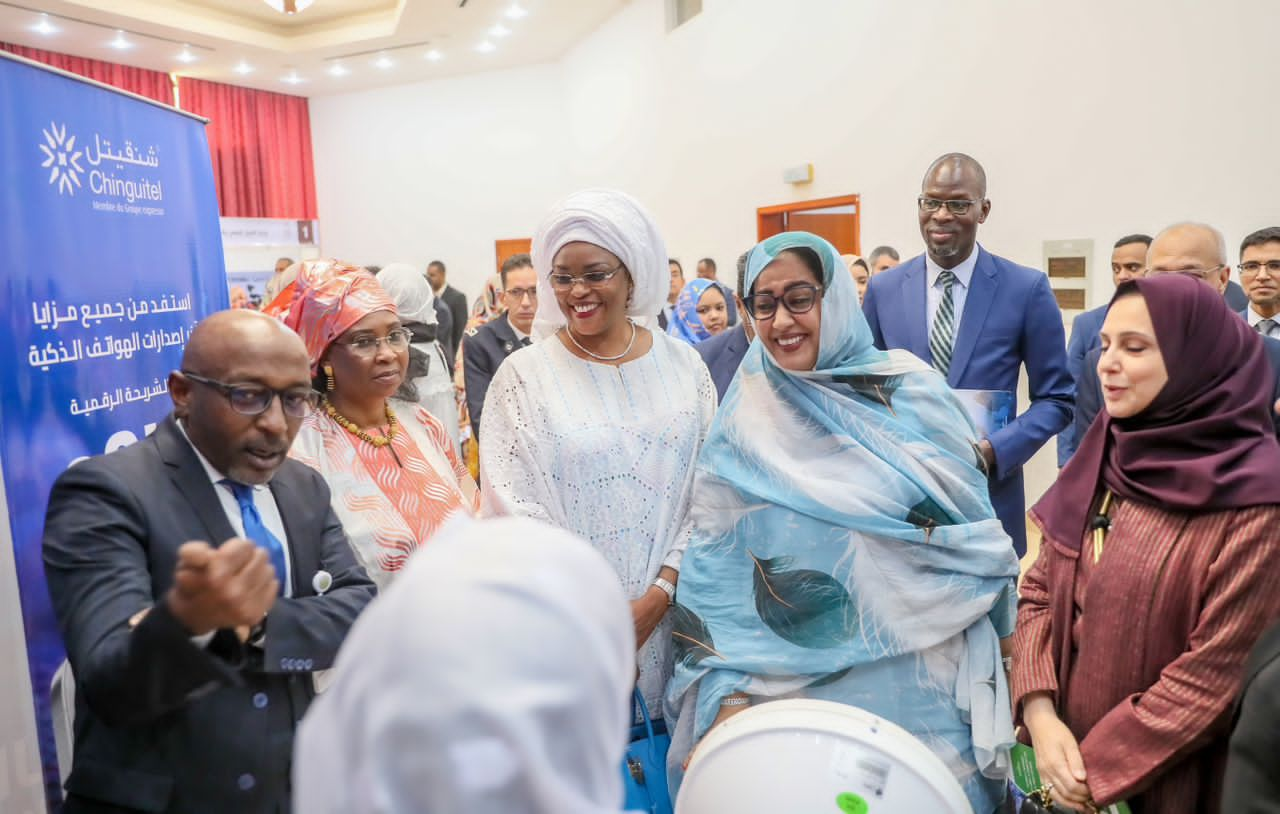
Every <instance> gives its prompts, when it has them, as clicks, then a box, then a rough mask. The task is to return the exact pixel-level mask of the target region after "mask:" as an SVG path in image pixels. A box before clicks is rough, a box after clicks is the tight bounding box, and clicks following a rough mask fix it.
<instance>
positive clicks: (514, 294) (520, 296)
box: [502, 284, 572, 302]
mask: <svg viewBox="0 0 1280 814" xmlns="http://www.w3.org/2000/svg"><path fill="white" fill-rule="evenodd" d="M570 287H572V284H570ZM502 293H503V294H504V295H506V296H508V297H511V298H512V299H514V300H515V301H516V302H522V301H523V300H524V298H525V297H528V298H529V299H531V300H537V299H538V289H536V288H508V289H507V290H505V291H503V292H502Z"/></svg>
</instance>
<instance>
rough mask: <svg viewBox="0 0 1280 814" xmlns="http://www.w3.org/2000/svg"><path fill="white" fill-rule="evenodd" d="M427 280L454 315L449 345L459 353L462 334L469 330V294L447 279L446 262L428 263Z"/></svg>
mask: <svg viewBox="0 0 1280 814" xmlns="http://www.w3.org/2000/svg"><path fill="white" fill-rule="evenodd" d="M427 282H429V283H431V290H432V291H434V292H435V294H436V299H438V300H442V301H443V302H444V304H445V305H447V306H448V307H449V314H450V316H452V317H453V325H452V328H451V330H452V333H451V334H450V335H449V347H450V348H451V349H452V350H453V352H454V353H457V352H458V346H459V345H460V344H462V334H463V332H464V331H466V330H467V295H466V294H463V293H462V292H461V291H459V290H458V289H456V288H454V287H453V286H451V285H449V283H448V281H447V280H446V279H445V270H444V263H442V262H440V261H439V260H432V261H431V262H430V263H428V264H427Z"/></svg>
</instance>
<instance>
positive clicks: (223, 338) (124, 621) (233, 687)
mask: <svg viewBox="0 0 1280 814" xmlns="http://www.w3.org/2000/svg"><path fill="white" fill-rule="evenodd" d="M169 393H170V396H171V398H172V399H173V405H174V409H173V414H172V415H170V416H169V417H168V418H166V419H165V420H164V421H163V422H162V423H161V424H160V425H159V427H157V428H156V431H155V432H154V433H153V434H152V435H150V436H149V437H147V438H146V439H144V440H142V441H140V442H138V443H136V444H134V445H132V446H129V447H126V448H124V449H121V450H119V451H116V452H113V453H110V454H108V455H100V456H97V457H94V458H90V459H88V460H86V461H83V462H81V463H79V464H76V465H75V466H72V467H71V468H70V469H68V470H67V471H66V472H64V473H63V474H62V476H61V477H59V478H58V481H57V483H55V484H54V487H53V493H52V495H51V496H50V498H49V509H48V514H47V515H46V517H45V533H44V563H45V573H46V575H47V577H48V583H49V594H50V596H51V598H52V600H53V607H54V610H55V612H56V614H57V617H58V624H59V626H60V628H61V630H62V637H63V641H64V642H65V643H66V647H67V658H68V660H69V662H70V665H71V668H72V671H73V673H74V675H75V684H76V720H75V751H74V759H73V763H72V768H71V776H70V777H69V778H68V779H67V783H66V788H67V800H66V804H65V805H64V806H63V808H62V810H63V812H64V814H89V813H92V814H105V813H106V812H110V813H111V814H125V813H126V812H129V813H130V814H132V813H133V812H142V811H147V812H173V813H174V814H177V812H183V814H215V813H217V812H228V811H235V812H261V814H268V812H272V813H273V814H274V813H275V812H287V811H290V810H291V795H290V787H289V772H290V763H291V754H292V750H293V732H294V728H295V727H296V725H297V724H298V722H299V721H300V720H301V719H302V716H303V714H304V713H306V711H307V707H308V705H309V704H310V703H311V700H312V698H313V697H314V695H315V688H314V683H313V681H314V677H313V673H314V672H315V671H317V670H324V669H326V668H328V667H329V666H330V665H332V663H333V660H334V656H335V655H336V654H337V651H338V646H339V645H340V644H342V640H343V638H344V637H345V636H346V634H347V630H348V628H350V626H351V624H352V622H353V621H355V618H356V615H357V614H358V613H359V612H360V611H361V610H362V609H363V608H364V606H365V605H366V604H368V602H369V600H370V599H372V598H373V594H374V587H373V583H372V582H370V580H369V578H368V577H367V576H366V575H365V572H364V570H363V569H362V568H360V566H358V565H357V564H356V562H355V560H354V558H353V556H352V553H351V548H350V546H349V545H348V543H347V538H346V535H345V534H344V533H343V531H342V526H341V524H340V523H339V522H338V519H337V517H335V516H334V513H333V511H332V509H330V508H329V489H328V487H327V486H326V485H325V483H324V481H323V480H322V479H321V477H320V475H319V474H318V473H316V472H315V471H314V470H312V469H309V468H308V467H305V466H303V465H302V464H299V463H297V462H296V461H293V460H291V459H289V458H288V457H287V453H288V451H289V445H290V444H291V443H292V442H293V438H294V435H295V434H296V433H297V432H298V427H299V425H300V424H301V422H302V418H303V417H304V416H305V415H306V413H307V411H309V410H310V409H312V408H313V406H314V404H315V401H314V399H315V394H314V392H313V391H312V390H311V374H310V366H309V364H308V362H307V351H306V348H305V347H304V346H303V344H302V340H300V339H299V338H298V337H297V335H296V334H294V333H293V332H292V331H290V330H289V329H288V328H285V327H284V326H283V325H281V324H280V323H279V322H278V321H276V320H274V319H271V318H269V317H266V316H263V315H262V314H259V313H256V312H254V311H243V310H241V311H223V312H220V313H217V314H214V315H213V316H211V317H209V318H208V319H206V320H204V321H203V322H201V323H200V324H199V325H197V326H196V328H195V330H193V331H192V333H191V338H190V340H189V342H188V344H187V347H186V350H185V353H184V355H183V359H182V370H181V371H174V372H173V373H171V374H170V376H169Z"/></svg>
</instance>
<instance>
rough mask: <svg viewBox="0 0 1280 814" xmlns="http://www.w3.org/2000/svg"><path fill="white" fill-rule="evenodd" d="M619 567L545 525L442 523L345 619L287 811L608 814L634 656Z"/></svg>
mask: <svg viewBox="0 0 1280 814" xmlns="http://www.w3.org/2000/svg"><path fill="white" fill-rule="evenodd" d="M612 577H613V575H612V571H611V569H610V568H609V566H608V564H607V563H605V561H604V560H603V559H602V558H601V557H600V555H599V554H597V553H595V552H594V551H592V550H591V549H590V547H589V546H587V545H585V544H584V543H583V542H582V541H581V540H578V539H576V538H575V537H574V536H573V535H571V534H567V533H565V532H563V531H560V530H558V529H553V528H550V527H548V526H546V525H544V524H542V523H535V522H533V521H531V520H524V519H518V518H510V519H501V520H490V521H479V522H477V521H471V520H465V519H459V520H456V521H454V522H453V523H451V524H450V525H448V526H446V527H445V528H444V529H443V530H442V531H441V533H440V534H439V536H438V537H437V538H436V540H435V541H433V543H432V545H431V546H429V547H428V548H426V549H424V550H422V551H421V552H419V554H418V555H417V556H416V557H415V558H414V560H413V561H412V563H411V564H410V565H409V567H408V568H407V569H406V570H405V572H404V574H403V576H402V577H401V578H400V580H398V581H397V582H396V583H395V584H394V585H392V586H391V588H390V589H388V590H387V591H386V592H385V593H384V594H383V595H382V596H380V597H379V598H378V600H377V601H376V602H374V603H373V604H372V605H370V606H369V609H368V611H367V612H365V613H364V614H363V615H362V616H361V617H360V619H359V620H358V621H357V622H356V624H355V626H354V627H353V628H352V629H351V633H350V635H349V636H348V637H347V641H346V643H345V644H344V645H343V648H342V651H341V652H340V653H339V654H338V661H337V665H336V666H335V668H334V670H333V676H332V683H331V684H330V686H329V688H328V690H327V691H326V692H325V693H324V695H322V696H320V698H319V699H318V700H317V702H316V703H315V704H313V705H312V707H311V710H310V712H309V713H308V715H307V717H306V719H305V720H303V722H302V726H301V729H300V730H299V732H298V742H297V747H296V759H295V764H294V783H293V788H294V799H295V801H296V810H297V811H302V812H306V814H339V812H341V814H348V812H386V814H391V813H392V812H396V814H400V813H401V812H403V814H409V813H410V812H412V814H462V813H463V812H465V814H606V813H607V814H617V812H618V811H619V809H620V808H621V801H622V775H621V773H620V772H619V770H618V766H619V765H620V764H621V762H622V754H623V748H624V746H625V743H626V733H627V730H628V724H629V721H628V716H627V710H628V707H629V702H628V699H629V698H630V695H631V684H632V679H633V677H634V675H635V660H634V657H633V653H634V640H633V638H632V632H631V619H630V614H629V613H628V612H627V604H626V602H625V600H624V597H623V595H622V592H621V590H619V588H618V585H617V583H616V581H615V580H614V579H613V578H612Z"/></svg>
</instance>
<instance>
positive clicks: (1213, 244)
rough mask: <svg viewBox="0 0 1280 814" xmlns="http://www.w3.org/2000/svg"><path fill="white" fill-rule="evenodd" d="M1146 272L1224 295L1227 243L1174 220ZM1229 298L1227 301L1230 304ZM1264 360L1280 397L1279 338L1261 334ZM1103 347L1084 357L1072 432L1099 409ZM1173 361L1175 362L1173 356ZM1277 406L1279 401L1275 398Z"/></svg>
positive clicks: (1279, 431) (1203, 227)
mask: <svg viewBox="0 0 1280 814" xmlns="http://www.w3.org/2000/svg"><path fill="white" fill-rule="evenodd" d="M1147 274H1148V275H1152V274H1186V275H1189V276H1192V277H1195V278H1196V279H1198V280H1200V281H1201V282H1202V283H1204V284H1205V285H1207V286H1209V287H1210V288H1212V289H1213V290H1214V291H1217V292H1218V293H1219V294H1221V295H1222V296H1223V297H1224V298H1226V296H1227V283H1228V282H1229V281H1230V279H1231V267H1230V266H1229V265H1227V244H1226V241H1225V240H1224V239H1223V237H1222V233H1221V232H1219V231H1218V230H1217V229H1215V228H1213V227H1212V226H1209V225H1207V224H1203V223H1176V224H1174V225H1173V226H1170V227H1169V228H1167V229H1165V230H1164V231H1163V232H1161V233H1160V234H1158V235H1156V237H1155V239H1154V240H1153V241H1151V245H1150V246H1149V247H1148V248H1147ZM1229 304H1230V303H1229V301H1228V305H1229ZM1262 344H1263V347H1264V348H1265V349H1266V351H1267V361H1269V362H1270V363H1271V369H1272V370H1273V371H1274V372H1275V374H1276V386H1275V398H1276V399H1280V339H1272V338H1271V337H1269V336H1263V337H1262ZM1101 356H1102V349H1101V348H1095V349H1093V350H1092V351H1090V352H1089V353H1088V354H1087V355H1086V356H1085V357H1084V364H1083V366H1082V367H1081V373H1080V379H1079V381H1078V382H1077V392H1076V406H1075V419H1074V420H1075V427H1074V430H1075V435H1076V437H1077V438H1083V437H1084V433H1085V431H1086V430H1088V429H1089V425H1090V424H1092V423H1093V420H1094V419H1095V418H1096V417H1097V415H1098V413H1099V412H1101V411H1102V385H1101V383H1099V381H1098V359H1099V358H1100V357H1101ZM1173 364H1177V360H1174V362H1173ZM1276 406H1277V408H1280V401H1278V402H1277V405H1276ZM1271 420H1272V422H1273V423H1274V424H1275V428H1276V435H1277V436H1280V414H1276V413H1273V414H1272V416H1271Z"/></svg>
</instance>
